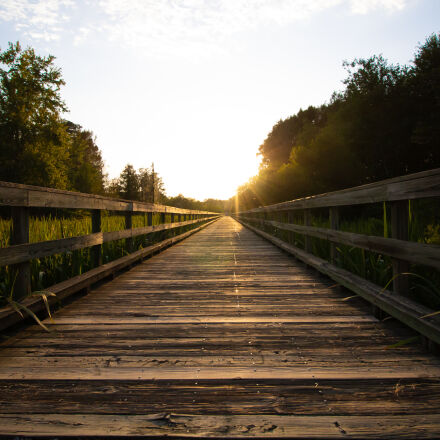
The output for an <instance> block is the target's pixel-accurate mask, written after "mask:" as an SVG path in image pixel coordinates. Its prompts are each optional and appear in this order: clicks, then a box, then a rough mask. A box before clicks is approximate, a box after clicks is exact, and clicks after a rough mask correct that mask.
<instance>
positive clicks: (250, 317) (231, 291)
mask: <svg viewBox="0 0 440 440" xmlns="http://www.w3.org/2000/svg"><path fill="white" fill-rule="evenodd" d="M348 296H350V294H349V293H344V292H340V291H339V290H338V288H337V286H334V285H333V283H332V282H331V281H330V280H329V279H327V278H325V277H323V276H321V275H318V274H317V273H316V272H315V271H313V270H311V269H308V268H307V267H306V266H304V265H303V264H301V263H300V262H298V261H296V260H295V259H294V258H292V257H290V256H288V255H287V254H284V253H283V252H282V251H281V250H279V249H278V248H276V247H275V246H273V245H272V244H270V243H269V242H267V241H265V240H264V239H262V238H260V237H258V236H257V235H255V234H254V233H253V232H251V231H249V230H247V229H244V228H243V227H242V226H241V225H240V224H239V223H238V222H236V221H235V220H233V219H231V218H229V217H223V218H221V219H220V220H218V221H217V222H214V223H213V224H211V225H210V226H208V227H207V228H205V229H203V230H202V231H201V232H198V233H197V234H195V235H193V236H191V237H190V238H188V239H186V240H184V241H182V242H180V243H179V244H177V245H175V246H173V247H171V248H169V249H167V250H166V251H164V252H162V253H161V254H159V255H156V256H154V257H152V258H151V259H149V260H146V261H144V262H143V263H141V264H140V265H138V266H136V267H135V268H133V269H131V270H130V271H128V272H126V273H125V274H123V275H121V276H119V277H118V278H116V279H115V280H113V281H111V282H108V283H107V284H103V285H101V287H99V288H97V289H95V290H93V291H91V292H90V293H89V294H88V295H86V296H84V297H82V298H81V299H79V300H77V301H75V302H73V303H71V304H70V305H68V306H66V307H64V308H63V309H62V310H61V311H59V312H58V313H56V314H55V316H54V321H53V322H50V321H49V320H47V321H46V324H47V325H48V326H50V328H51V330H52V331H51V332H50V333H47V332H45V331H44V330H42V329H41V328H40V327H38V326H32V327H28V328H26V329H24V330H22V331H21V332H19V333H18V334H16V335H15V336H13V337H11V338H9V339H7V340H5V341H4V342H3V343H2V344H1V345H0V434H2V435H4V436H18V437H19V438H20V436H28V437H39V436H47V437H57V438H58V437H63V436H72V437H79V436H103V437H110V436H120V437H123V436H127V437H135V436H153V437H154V436H157V437H160V436H177V437H220V438H241V437H260V438H266V437H273V438H283V437H287V438H302V439H304V438H320V439H325V438H358V439H363V438H384V439H390V438H408V439H415V438H440V359H439V358H438V357H435V356H433V355H430V354H428V353H427V352H425V351H424V349H423V348H422V346H421V345H417V344H406V345H400V346H394V347H393V345H394V344H396V343H398V342H399V341H403V340H406V339H408V338H411V337H412V336H413V334H414V333H413V332H412V331H410V330H408V329H406V328H405V327H403V326H402V325H401V324H399V323H398V322H396V321H395V320H392V319H389V320H386V321H385V322H380V321H378V320H377V319H376V318H374V317H373V316H372V315H371V314H370V308H369V307H368V306H367V305H366V303H364V302H363V301H362V300H361V299H359V298H357V297H352V298H349V299H347V297H348Z"/></svg>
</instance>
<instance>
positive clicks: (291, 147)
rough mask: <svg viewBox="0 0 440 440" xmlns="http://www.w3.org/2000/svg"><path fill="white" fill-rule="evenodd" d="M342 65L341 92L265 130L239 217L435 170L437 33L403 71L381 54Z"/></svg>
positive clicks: (438, 150) (438, 159)
mask: <svg viewBox="0 0 440 440" xmlns="http://www.w3.org/2000/svg"><path fill="white" fill-rule="evenodd" d="M343 65H344V67H345V69H346V72H347V77H346V78H345V80H344V81H343V83H344V85H345V89H344V90H343V91H340V92H335V93H333V95H332V97H331V99H330V102H329V103H325V104H323V105H321V106H319V107H313V106H310V107H309V108H307V109H306V110H302V109H301V110H300V111H299V112H298V113H297V114H295V115H293V116H291V117H289V118H287V119H284V120H280V121H279V122H277V123H276V124H275V126H274V127H273V128H272V131H271V132H270V133H269V134H268V136H267V138H266V139H265V140H264V142H263V143H262V144H261V146H260V147H259V153H258V154H259V155H260V156H261V158H262V162H261V166H260V169H259V172H258V174H257V175H256V176H254V177H252V178H251V179H250V180H249V182H247V183H246V184H244V185H242V186H241V187H240V188H239V189H238V191H237V195H236V202H238V206H239V209H240V210H244V209H251V208H254V207H257V206H262V205H267V204H272V203H277V202H281V201H285V200H291V199H295V198H298V197H303V196H309V195H313V194H319V193H324V192H328V191H334V190H338V189H342V188H347V187H352V186H356V185H362V184H366V183H370V182H374V181H378V180H382V179H386V178H390V177H397V176H400V175H405V174H409V173H414V172H418V171H423V170H427V169H432V168H436V167H440V34H438V35H437V34H432V35H431V36H430V37H428V38H427V39H426V41H425V42H424V44H423V45H421V46H419V47H418V48H417V50H416V52H415V54H414V58H413V61H412V63H411V65H408V66H407V65H405V66H401V65H398V64H390V63H389V62H388V61H387V60H386V59H385V58H384V57H383V56H382V55H375V56H372V57H370V58H368V59H355V60H353V61H352V62H344V64H343ZM234 205H235V206H237V204H235V203H234ZM234 205H233V206H234Z"/></svg>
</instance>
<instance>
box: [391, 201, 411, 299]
mask: <svg viewBox="0 0 440 440" xmlns="http://www.w3.org/2000/svg"><path fill="white" fill-rule="evenodd" d="M391 237H392V238H397V239H398V240H408V200H399V201H396V202H392V203H391ZM392 262H393V278H394V279H393V290H394V292H396V293H400V294H401V295H408V293H409V280H408V275H401V274H402V273H406V272H408V271H409V263H408V262H407V261H402V260H398V259H395V258H393V259H392Z"/></svg>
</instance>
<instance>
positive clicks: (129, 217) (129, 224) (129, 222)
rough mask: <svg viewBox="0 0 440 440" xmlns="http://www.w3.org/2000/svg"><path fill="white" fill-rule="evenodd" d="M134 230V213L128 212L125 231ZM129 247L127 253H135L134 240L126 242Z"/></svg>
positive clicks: (128, 239)
mask: <svg viewBox="0 0 440 440" xmlns="http://www.w3.org/2000/svg"><path fill="white" fill-rule="evenodd" d="M132 228H133V212H132V211H128V212H126V213H125V229H132ZM125 243H126V246H127V252H128V253H129V254H130V253H132V252H133V250H134V249H133V247H134V246H133V238H132V237H130V238H127V239H126V241H125Z"/></svg>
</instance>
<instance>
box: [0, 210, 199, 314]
mask: <svg viewBox="0 0 440 440" xmlns="http://www.w3.org/2000/svg"><path fill="white" fill-rule="evenodd" d="M152 221H153V225H158V224H160V214H153V216H152ZM165 222H166V223H169V222H171V215H166V216H165ZM147 224H148V218H147V214H145V215H144V214H136V215H133V217H132V225H133V228H138V227H143V226H147ZM197 226H198V225H197ZM194 227H196V226H194V225H191V226H186V227H183V228H177V230H171V231H163V232H156V233H153V234H148V235H142V236H138V237H135V238H134V239H133V247H134V250H138V249H141V248H144V247H147V246H150V245H152V244H154V243H157V242H159V241H161V240H164V239H166V238H168V237H172V236H174V235H177V234H180V233H183V232H185V231H187V230H190V229H192V228H194ZM101 229H102V231H103V232H112V231H119V230H123V229H125V216H124V215H121V214H120V213H114V212H107V211H103V212H102V217H101ZM91 232H92V219H91V216H90V214H89V213H88V212H87V211H77V212H74V213H70V212H67V211H62V212H61V213H55V214H50V215H47V216H41V215H33V216H31V218H30V224H29V234H30V237H29V241H30V242H31V243H37V242H42V241H47V240H57V239H61V238H67V237H76V236H81V235H86V234H90V233H91ZM11 234H12V221H11V219H10V218H2V217H0V247H7V246H9V245H10V243H11ZM125 255H128V251H127V243H126V240H125V239H123V240H116V241H112V242H107V243H104V244H103V246H102V257H103V263H108V262H110V261H114V260H116V259H118V258H120V257H123V256H125ZM92 268H93V264H92V258H91V253H90V249H88V248H86V249H80V250H76V251H72V252H65V253H62V254H56V255H52V256H50V257H45V258H35V259H33V260H31V290H32V292H34V293H35V292H45V291H46V289H47V288H48V287H50V286H52V285H54V284H57V283H59V282H61V281H64V280H66V279H69V278H72V277H74V276H76V275H80V274H82V273H84V272H87V271H88V270H90V269H92ZM13 287H14V280H13V271H12V270H11V268H10V267H8V266H4V267H0V305H2V304H3V305H4V304H5V303H7V302H8V298H9V299H10V300H13V293H12V294H11V292H13ZM43 300H44V299H43Z"/></svg>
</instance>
